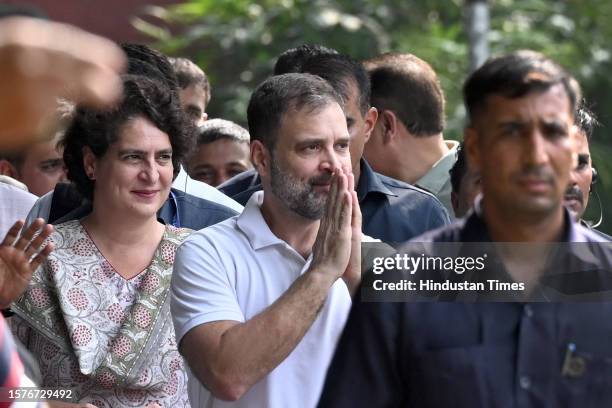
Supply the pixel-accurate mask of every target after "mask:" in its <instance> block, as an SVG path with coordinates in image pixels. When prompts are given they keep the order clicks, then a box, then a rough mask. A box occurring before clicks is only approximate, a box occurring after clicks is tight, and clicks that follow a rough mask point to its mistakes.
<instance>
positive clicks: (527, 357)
mask: <svg viewBox="0 0 612 408" xmlns="http://www.w3.org/2000/svg"><path fill="white" fill-rule="evenodd" d="M19 23H20V22H19V21H18V22H17V23H15V22H14V21H11V22H10V23H6V22H2V21H1V20H0V31H1V30H2V29H3V28H4V27H3V26H4V25H5V24H19ZM21 24H34V23H32V22H30V21H27V19H26V21H25V22H23V21H22V22H21ZM7 29H10V28H7ZM58 29H59V30H61V29H63V27H58ZM13 30H15V28H14V27H13ZM59 34H61V32H60V33H59ZM59 34H53V33H52V34H50V35H59ZM84 40H90V41H91V39H89V38H84ZM15 41H17V43H18V45H19V46H22V47H24V48H25V47H27V46H28V44H27V43H24V42H22V43H19V39H17V40H15ZM1 51H2V44H0V52H1ZM40 52H42V51H40ZM78 52H81V48H79V49H78V50H77V53H78ZM121 52H123V53H125V55H127V57H124V56H123V54H121ZM109 53H110V54H112V57H113V58H115V59H117V60H119V62H117V61H115V62H111V63H110V65H111V66H112V67H113V68H112V72H113V73H112V74H109V72H108V71H109V70H108V69H106V70H104V74H105V75H111V76H119V75H121V72H122V71H123V70H127V72H128V73H130V74H136V73H138V74H139V75H145V76H151V77H154V79H155V80H159V81H170V80H169V79H168V78H169V77H168V76H167V72H166V71H165V70H166V69H168V68H167V67H171V70H172V71H173V72H172V73H171V74H172V76H173V77H175V78H176V82H177V84H176V85H177V89H178V94H177V95H176V97H177V98H179V100H180V104H181V107H182V109H183V114H184V115H185V116H186V117H187V118H188V119H189V121H190V122H191V124H190V126H197V128H198V132H197V140H194V141H193V142H194V146H195V147H194V148H193V149H192V150H191V152H190V154H189V156H188V157H187V159H186V160H185V161H184V162H183V163H181V166H180V168H175V169H174V177H175V178H174V183H173V188H172V190H170V196H169V197H168V198H167V201H166V202H165V204H164V205H163V206H162V207H161V209H159V212H158V218H159V219H160V220H162V221H163V222H164V223H166V224H172V225H174V226H177V227H183V228H190V229H193V230H194V232H193V233H191V234H190V235H189V236H188V237H187V238H186V239H185V240H184V241H183V243H182V244H181V245H180V247H179V249H178V250H177V252H176V258H175V259H174V268H173V276H172V283H171V290H170V293H171V301H170V308H171V313H172V320H173V323H174V328H175V333H176V344H177V345H178V350H179V351H180V353H181V355H182V356H183V358H184V360H185V362H186V366H187V367H188V368H187V376H188V378H189V386H188V392H189V401H190V404H191V406H192V407H279V408H280V407H316V406H319V407H396V406H397V407H399V406H406V407H408V406H415V407H441V406H452V407H547V406H554V407H583V406H607V405H608V404H610V403H612V383H611V382H610V381H611V380H610V379H611V378H612V363H611V361H612V348H610V346H609V344H610V339H612V325H611V323H610V319H609V316H610V312H612V310H610V307H611V306H610V303H603V302H599V303H597V302H589V303H574V304H569V303H567V304H565V303H546V302H541V303H532V302H527V301H526V300H527V299H529V297H526V298H522V299H519V301H516V302H513V303H505V302H504V303H479V302H475V303H459V302H455V303H449V302H443V303H431V302H423V303H414V302H365V301H362V299H361V296H360V285H361V277H362V272H363V273H368V272H367V271H362V270H361V265H362V256H361V255H362V254H361V250H362V243H363V242H378V243H381V244H388V245H389V246H390V247H392V248H402V245H403V244H404V243H405V242H407V241H413V242H442V243H452V242H526V243H534V244H535V243H553V242H563V243H573V242H587V243H597V244H600V243H601V244H605V243H606V242H608V241H609V237H608V236H607V235H606V234H604V233H602V232H599V231H597V230H595V229H594V226H593V225H592V223H590V222H588V221H587V220H585V219H584V213H585V210H586V208H587V205H588V203H589V197H590V192H591V191H592V188H593V185H594V184H595V183H596V180H597V172H596V170H595V168H594V167H593V163H592V159H591V153H590V150H589V141H590V139H591V135H592V132H593V128H594V127H595V126H597V121H596V119H595V116H594V114H593V113H592V112H591V111H590V110H589V109H588V107H587V104H586V103H585V102H584V100H583V97H582V94H581V90H580V86H579V84H578V83H577V81H576V80H575V79H574V78H573V77H572V76H571V75H570V74H569V73H567V72H566V71H565V70H564V69H563V68H562V67H561V66H559V65H558V64H557V63H555V62H554V61H552V60H551V59H549V58H547V57H545V56H544V55H542V54H539V53H537V52H534V51H516V52H513V53H509V54H506V55H502V56H498V57H494V58H491V59H489V60H488V61H487V62H485V63H484V65H483V66H482V67H480V68H479V69H477V70H476V71H475V72H473V73H472V74H470V75H469V77H468V78H467V79H466V82H465V86H464V88H463V92H464V103H465V107H466V111H467V119H466V121H467V123H466V128H465V133H464V135H463V139H464V142H462V143H461V144H460V143H459V142H457V141H453V140H448V139H444V126H445V117H444V109H445V99H444V92H443V90H442V88H441V86H440V81H439V80H438V78H437V75H436V73H435V71H434V70H433V69H432V67H431V66H430V64H428V63H427V62H426V61H423V60H422V59H420V58H418V57H417V56H414V55H411V54H400V53H386V54H382V55H379V56H376V57H373V58H371V59H368V60H366V61H362V62H360V61H357V60H355V59H354V58H352V57H351V56H349V55H345V54H342V53H341V52H339V51H336V50H332V49H330V48H327V47H324V46H320V45H302V46H299V47H297V48H292V49H290V50H287V51H286V52H284V53H283V54H281V55H280V56H279V57H278V60H277V62H276V65H275V68H274V72H273V73H270V76H269V78H267V79H266V80H264V81H263V82H262V83H261V84H259V85H258V86H257V88H256V89H255V90H254V91H253V93H252V95H251V98H250V101H249V105H248V109H247V111H246V112H245V119H246V122H247V123H248V130H247V129H245V128H243V127H241V126H240V125H239V124H236V123H233V122H231V121H228V120H225V119H223V118H212V119H209V118H208V116H207V114H206V108H207V106H208V104H209V102H210V101H211V94H212V88H211V86H210V84H209V82H208V79H207V77H206V75H205V73H204V72H203V71H202V69H200V68H199V67H198V66H196V65H195V64H194V63H193V62H191V61H189V60H187V59H185V58H173V59H169V60H168V59H167V58H166V57H165V56H163V55H161V54H160V53H158V52H157V51H155V50H151V49H149V48H148V47H144V46H138V45H129V44H128V45H124V46H122V51H121V50H120V49H119V48H116V49H115V48H113V49H112V50H111V51H110V52H109ZM14 55H15V54H12V58H15V57H14ZM116 55H120V57H116ZM84 58H85V59H88V58H96V57H95V56H91V57H89V56H84ZM126 61H127V62H126ZM143 61H146V62H143ZM160 61H161V62H160ZM164 61H165V62H164ZM0 64H5V63H4V62H0ZM164 64H166V65H164ZM78 77H79V76H78V75H74V76H73V78H71V77H70V76H68V77H66V78H64V80H65V82H66V83H71V82H72V81H77V78H78ZM14 78H15V81H16V82H17V83H18V82H19V81H22V82H28V81H35V80H37V78H35V77H32V76H31V75H29V74H27V73H26V74H22V75H20V74H19V73H16V74H14ZM115 79H116V78H115ZM40 81H41V86H47V85H46V84H45V82H44V78H42V79H40ZM51 82H53V81H51ZM111 82H113V81H111ZM115 82H116V81H114V82H113V83H115ZM15 86H17V85H15ZM50 92H51V95H54V96H62V97H64V98H65V99H63V100H62V101H61V103H55V104H54V105H53V106H54V109H51V110H52V111H53V112H52V113H53V114H54V116H55V117H56V118H59V119H57V120H56V122H57V123H55V125H54V127H53V129H54V130H53V132H52V133H53V134H47V135H46V138H44V139H40V138H38V139H37V140H34V141H33V142H32V143H27V144H22V145H20V146H17V143H14V142H13V143H8V142H6V143H3V145H0V174H1V175H2V177H1V178H0V196H1V201H2V203H1V204H0V216H1V217H2V219H1V220H0V227H1V228H0V233H1V234H2V236H3V237H4V235H5V234H7V233H8V235H7V238H6V239H5V241H4V242H3V244H2V246H0V259H1V260H2V262H0V268H1V269H0V275H1V276H0V282H2V285H3V286H5V285H7V282H8V279H10V274H17V275H19V276H21V278H22V280H23V277H24V276H27V275H28V274H29V275H31V274H32V272H33V271H34V270H35V269H36V267H38V265H39V264H40V263H41V262H42V261H43V260H44V258H45V257H46V256H47V255H48V253H49V252H50V251H51V250H52V249H53V248H52V246H47V247H46V249H44V250H42V251H41V252H40V253H38V248H39V247H41V245H43V242H42V241H43V238H46V237H48V236H49V234H50V227H45V230H44V231H43V233H42V234H41V235H38V237H36V238H35V236H36V235H35V231H36V230H38V229H40V228H41V227H42V225H43V223H42V222H41V221H34V220H35V219H36V218H37V217H41V218H43V219H44V220H45V221H46V222H48V223H50V224H51V223H52V224H60V223H62V222H66V221H69V220H75V219H79V218H81V217H83V216H85V215H86V214H88V213H89V212H91V202H89V201H88V200H87V199H83V197H82V196H80V195H79V193H78V191H77V189H76V188H75V187H74V186H73V185H72V184H71V183H70V182H69V180H68V182H66V181H67V172H66V169H65V168H64V164H63V159H62V157H63V155H65V154H66V152H62V148H61V146H62V145H61V144H58V143H57V141H58V140H60V139H62V137H63V134H64V132H65V130H66V129H67V128H68V126H69V124H70V121H71V120H72V118H73V115H74V112H75V110H78V109H79V107H80V105H81V104H82V103H87V102H89V103H90V104H91V101H89V100H87V99H83V100H79V99H72V100H71V99H70V98H69V97H68V95H64V94H62V93H61V92H60V91H58V90H53V89H52V90H51V91H50ZM116 92H117V93H118V92H119V91H116ZM16 95H17V94H15V95H11V94H10V92H9V93H6V94H5V93H4V91H3V94H2V98H18V96H16ZM19 95H20V94H19ZM27 98H28V95H25V96H24V97H23V99H24V100H25V102H23V101H21V102H22V103H25V104H27V103H28V99H27ZM116 98H117V96H116V95H114V94H112V95H110V96H108V97H107V98H106V99H107V100H105V101H104V103H105V104H106V105H107V106H109V105H110V106H112V104H113V103H115V102H114V101H115V100H116ZM52 101H54V102H55V98H53V99H52ZM213 101H214V99H213ZM47 102H48V101H47ZM2 106H4V105H2ZM94 106H95V103H94ZM48 110H49V108H47V111H46V112H45V113H49V112H48ZM24 112H26V113H27V110H26V109H25V108H24ZM0 116H1V117H4V113H2V115H0ZM43 116H45V115H41V114H38V113H36V112H34V113H33V114H32V116H31V117H30V118H29V119H28V120H29V121H42V120H43V119H44V118H43ZM18 125H19V126H22V127H23V126H26V125H27V124H19V123H18V124H16V125H15V126H13V129H11V128H9V127H8V125H2V126H3V128H2V132H4V134H6V135H7V136H6V139H7V140H9V137H10V135H11V134H13V135H15V134H18V135H22V134H24V133H23V132H24V129H23V128H20V127H19V126H18ZM4 127H6V132H5V128H4ZM46 129H51V127H48V126H47V128H46ZM47 133H49V130H47ZM211 186H212V187H211ZM38 197H40V198H38ZM210 202H213V203H216V204H219V205H221V206H223V208H225V209H226V210H225V211H226V212H225V213H223V214H221V212H222V211H224V210H223V209H219V207H218V206H215V205H211V204H210ZM28 213H29V214H30V215H29V216H28ZM26 216H27V217H28V222H27V224H30V225H31V227H30V228H29V229H26V231H25V232H24V233H23V234H22V235H21V237H20V238H18V237H17V231H18V229H19V228H21V226H22V225H23V224H22V223H18V224H16V225H15V226H14V227H13V228H11V226H13V224H14V223H15V221H17V220H18V219H20V218H25V217H26ZM214 217H217V218H214ZM213 218H214V220H215V221H214V222H212V221H211V220H212V219H213ZM217 220H222V221H220V222H217ZM211 224H213V225H211ZM204 226H206V228H203V227H204ZM2 251H4V252H2ZM9 252H10V254H9ZM37 253H38V255H37ZM602 253H603V254H604V255H605V256H610V255H609V250H608V249H607V247H604V249H603V252H602ZM9 258H10V259H9ZM607 259H608V260H609V259H612V256H610V258H607ZM530 262H531V259H522V260H519V261H517V262H512V263H511V265H507V271H506V272H507V276H506V277H507V279H508V280H509V281H517V282H518V281H520V282H526V283H527V287H528V290H535V289H534V288H537V287H538V282H539V280H540V279H541V278H542V277H543V275H544V274H545V273H546V271H542V270H536V269H534V268H533V267H532V266H533V265H530V264H529V263H530ZM11 265H12V266H11ZM599 273H602V274H604V275H605V274H606V273H610V270H608V269H604V270H600V271H599ZM607 279H609V278H607V277H606V276H604V277H603V278H602V279H601V281H602V282H605V281H607ZM23 285H27V279H26V283H24V284H23ZM604 289H605V290H609V289H610V288H603V289H601V290H602V291H603V290H604ZM3 290H4V288H3V289H2V290H0V293H2V291H3ZM21 290H23V286H22V287H21V289H19V288H14V289H11V291H9V292H7V293H6V294H4V293H2V296H0V297H1V298H2V299H0V300H1V301H2V303H3V304H4V305H7V304H9V303H10V302H11V301H12V300H15V299H16V298H17V297H18V296H19V294H20V292H21ZM3 327H4V325H0V329H1V328H3ZM0 334H2V333H0ZM3 335H4V336H5V337H7V336H8V332H7V330H4V334H3ZM73 341H74V339H73ZM2 344H3V345H2V347H5V348H7V347H10V346H11V343H10V342H9V341H5V342H4V343H2ZM14 358H16V357H14ZM26 358H27V357H23V359H26ZM10 361H13V360H10V358H9V359H8V360H7V359H5V360H3V361H2V364H3V365H2V367H0V374H1V375H3V377H2V376H0V385H2V384H4V385H5V386H17V385H19V384H22V382H20V381H19V380H17V379H15V378H12V377H11V376H10V375H9V374H8V373H10V371H11V370H10V367H11V366H14V364H16V363H14V362H13V363H10ZM33 365H36V364H35V363H34V364H33ZM578 366H579V367H578ZM3 373H4V374H3ZM34 382H37V381H34ZM587 401H588V402H587ZM1 404H2V403H1V402H0V406H1ZM58 406H61V405H58ZM147 406H154V405H147Z"/></svg>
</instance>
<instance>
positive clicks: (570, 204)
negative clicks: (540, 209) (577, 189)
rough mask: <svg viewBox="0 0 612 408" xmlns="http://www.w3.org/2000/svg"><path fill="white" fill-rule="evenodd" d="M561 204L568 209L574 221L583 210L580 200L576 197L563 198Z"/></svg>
mask: <svg viewBox="0 0 612 408" xmlns="http://www.w3.org/2000/svg"><path fill="white" fill-rule="evenodd" d="M563 205H564V206H565V208H567V209H568V211H569V212H570V214H571V216H572V218H573V219H574V220H575V221H578V220H579V219H580V217H581V215H582V213H583V212H584V211H583V208H582V204H581V203H580V201H578V200H576V199H570V200H564V201H563Z"/></svg>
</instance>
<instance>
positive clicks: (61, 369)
mask: <svg viewBox="0 0 612 408" xmlns="http://www.w3.org/2000/svg"><path fill="white" fill-rule="evenodd" d="M124 89H125V97H124V100H123V101H122V102H121V104H120V105H119V106H118V107H116V108H115V109H113V110H112V111H108V112H94V111H91V110H84V109H80V110H79V111H78V112H77V115H76V118H75V119H74V122H73V124H72V125H71V127H70V129H69V130H68V131H67V133H66V136H65V139H64V149H65V153H64V159H65V162H66V166H67V167H68V178H69V179H70V180H71V181H72V182H73V183H75V185H76V186H77V188H78V189H79V191H80V192H81V193H82V194H83V196H84V197H85V198H88V199H90V200H91V203H92V208H93V210H92V212H91V213H90V214H89V215H87V216H85V217H84V218H82V219H80V220H74V221H68V222H66V223H62V224H59V225H57V226H55V232H54V233H53V234H52V235H51V237H50V239H51V241H52V242H53V243H54V245H55V251H54V252H53V253H52V254H51V255H50V256H49V258H48V260H47V261H46V262H45V263H44V264H43V265H42V267H41V268H39V269H38V270H37V271H36V273H35V275H34V277H33V279H32V282H31V284H30V286H29V289H28V291H27V292H26V293H25V294H24V295H23V296H22V297H21V299H20V300H19V301H18V302H17V303H16V304H15V305H14V307H13V309H14V310H15V312H16V315H17V316H15V318H14V319H15V320H16V321H15V324H14V330H15V331H16V333H17V335H18V336H19V338H20V339H21V340H22V341H23V342H24V344H25V345H26V346H27V347H28V349H29V350H30V351H31V352H32V353H33V354H34V355H35V356H36V357H37V359H38V361H39V363H40V366H41V371H42V373H43V382H42V384H41V386H43V387H53V388H70V389H73V390H74V393H75V395H74V396H75V397H76V400H78V401H79V402H81V403H89V404H92V405H94V406H96V407H100V408H102V407H157V406H161V407H188V406H189V403H188V397H187V392H186V389H187V378H186V375H185V371H184V365H183V360H182V358H181V356H180V355H179V353H178V350H177V345H176V341H175V337H174V329H173V327H172V321H171V318H170V308H169V296H170V294H169V286H170V278H171V274H172V264H173V262H174V253H175V251H176V248H177V246H178V245H179V244H180V243H181V241H182V240H183V239H184V238H185V237H186V236H187V235H188V233H189V230H185V229H179V228H175V227H172V226H166V225H164V224H162V223H160V222H159V221H158V220H157V215H156V214H157V211H158V210H159V208H160V207H161V206H162V205H163V204H164V202H165V200H166V199H167V198H168V195H169V193H170V185H171V183H172V178H173V169H175V168H178V163H179V162H180V160H181V158H182V157H183V155H184V154H185V153H186V152H187V149H188V141H189V140H192V138H191V136H192V135H191V134H188V133H190V132H191V129H192V128H191V127H189V126H187V125H186V123H185V122H184V119H183V116H182V114H181V113H180V111H179V109H180V108H179V106H178V104H177V100H176V95H175V94H174V93H173V92H171V91H170V90H169V89H168V88H167V87H165V86H164V85H162V84H159V83H157V82H155V81H152V80H149V79H146V78H143V77H136V76H126V77H125V78H124Z"/></svg>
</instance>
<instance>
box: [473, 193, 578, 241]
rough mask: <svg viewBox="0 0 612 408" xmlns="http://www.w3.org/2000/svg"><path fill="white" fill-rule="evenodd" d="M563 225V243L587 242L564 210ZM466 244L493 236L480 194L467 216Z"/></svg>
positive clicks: (489, 239) (487, 239)
mask: <svg viewBox="0 0 612 408" xmlns="http://www.w3.org/2000/svg"><path fill="white" fill-rule="evenodd" d="M563 224H564V229H565V231H564V232H563V238H562V239H561V242H587V241H588V239H587V237H585V236H584V234H583V233H582V232H581V230H580V229H579V228H577V227H576V224H575V223H574V221H573V220H572V216H571V214H570V212H569V211H568V210H567V209H566V208H564V209H563ZM463 235H464V236H463V237H462V241H464V242H479V241H480V242H483V241H486V242H490V241H491V236H490V235H489V230H488V228H487V225H486V223H485V220H484V218H483V212H482V194H479V195H478V196H477V197H476V199H475V200H474V208H473V210H472V211H471V212H470V214H469V215H468V216H467V219H466V221H465V226H464V227H463Z"/></svg>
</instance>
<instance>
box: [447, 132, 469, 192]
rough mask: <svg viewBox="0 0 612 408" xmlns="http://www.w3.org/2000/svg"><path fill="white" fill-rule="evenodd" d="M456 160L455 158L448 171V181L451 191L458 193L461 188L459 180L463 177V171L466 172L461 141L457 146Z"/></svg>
mask: <svg viewBox="0 0 612 408" xmlns="http://www.w3.org/2000/svg"><path fill="white" fill-rule="evenodd" d="M456 155H457V160H455V164H453V167H451V169H450V170H449V171H448V172H449V173H450V182H451V188H452V191H453V193H455V194H459V190H460V189H461V180H463V177H465V173H467V157H466V154H465V145H464V144H463V142H461V144H460V145H459V147H457V153H456Z"/></svg>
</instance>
